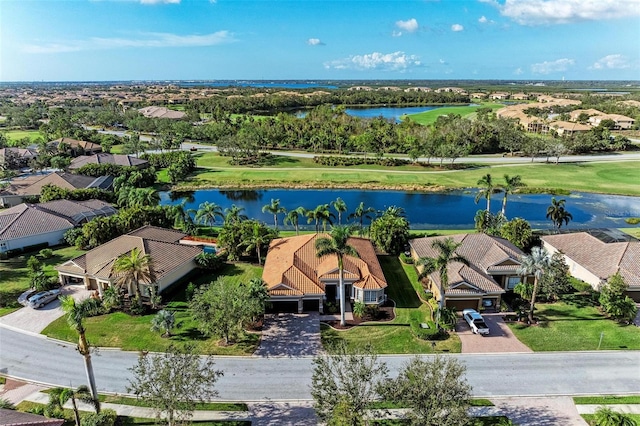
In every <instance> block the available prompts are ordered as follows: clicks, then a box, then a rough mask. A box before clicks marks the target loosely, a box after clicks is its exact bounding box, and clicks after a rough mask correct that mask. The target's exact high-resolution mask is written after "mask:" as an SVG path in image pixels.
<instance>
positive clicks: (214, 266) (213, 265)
mask: <svg viewBox="0 0 640 426" xmlns="http://www.w3.org/2000/svg"><path fill="white" fill-rule="evenodd" d="M196 264H197V265H198V266H199V267H200V268H203V269H208V270H211V271H217V270H219V269H220V268H222V266H223V265H224V261H223V260H222V259H221V258H220V257H219V256H217V255H216V254H215V253H200V254H199V255H198V256H196Z"/></svg>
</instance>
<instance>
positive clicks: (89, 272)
mask: <svg viewBox="0 0 640 426" xmlns="http://www.w3.org/2000/svg"><path fill="white" fill-rule="evenodd" d="M186 236H187V235H186V234H183V233H182V232H179V231H175V230H172V229H165V228H159V227H155V226H148V225H147V226H143V227H142V228H138V229H136V230H135V231H132V232H130V233H128V234H125V235H121V236H119V237H117V238H114V239H113V240H111V241H109V242H107V243H104V244H102V245H100V246H98V247H96V248H94V249H93V250H89V251H88V252H86V253H85V254H83V255H81V256H78V257H76V258H74V259H71V260H68V261H66V262H64V263H63V264H61V265H58V266H56V268H55V269H56V270H57V271H58V277H59V280H60V283H61V284H63V285H64V284H70V283H78V282H82V283H84V285H85V287H86V288H87V289H90V290H98V292H99V293H100V295H102V292H103V290H104V289H106V288H107V287H109V286H111V285H112V284H113V283H114V282H115V280H116V279H117V275H116V273H115V271H114V270H113V265H114V264H115V262H116V260H117V259H118V258H119V257H120V256H122V255H123V254H128V253H130V252H131V251H132V250H133V249H134V248H137V249H139V250H140V252H141V253H142V254H143V255H149V257H150V258H151V273H152V275H153V277H154V279H155V281H154V282H153V283H152V284H153V285H155V286H157V289H158V292H162V291H164V290H166V289H167V288H168V287H170V286H171V285H172V284H174V283H175V282H176V281H178V280H179V279H181V278H182V277H184V276H185V275H187V274H188V273H189V272H191V271H192V270H193V269H195V268H196V264H195V260H194V259H195V257H196V256H197V255H198V254H200V253H202V248H201V247H197V246H192V245H185V244H180V242H179V241H180V240H181V239H182V238H184V237H186ZM142 294H143V295H148V286H147V285H145V286H143V288H142Z"/></svg>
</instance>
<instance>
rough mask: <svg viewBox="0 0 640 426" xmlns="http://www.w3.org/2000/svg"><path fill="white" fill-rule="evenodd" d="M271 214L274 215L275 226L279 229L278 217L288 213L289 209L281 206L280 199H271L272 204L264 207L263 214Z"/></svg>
mask: <svg viewBox="0 0 640 426" xmlns="http://www.w3.org/2000/svg"><path fill="white" fill-rule="evenodd" d="M267 212H268V213H271V214H272V215H273V224H274V226H275V229H278V215H279V214H280V213H286V212H287V209H285V208H284V207H282V206H281V205H280V199H275V200H274V199H273V198H272V199H271V203H269V204H266V205H264V206H262V213H267Z"/></svg>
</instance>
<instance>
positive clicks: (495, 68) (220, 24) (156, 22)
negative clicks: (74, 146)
mask: <svg viewBox="0 0 640 426" xmlns="http://www.w3.org/2000/svg"><path fill="white" fill-rule="evenodd" d="M0 9H1V12H2V13H0V39H1V40H2V43H0V63H2V69H1V70H0V81H6V82H103V81H148V80H149V81H163V80H169V81H185V80H197V81H202V80H225V81H226V80H259V81H272V80H274V81H275V80H298V79H299V78H300V77H303V79H304V80H322V81H327V80H332V81H336V80H355V81H366V80H388V81H393V80H398V79H400V80H402V79H411V80H428V81H430V80H433V79H435V80H449V79H452V80H475V79H478V80H501V81H509V80H511V79H517V80H520V79H522V80H525V81H560V80H563V79H564V80H565V81H628V80H636V79H638V78H639V77H640V51H639V50H638V40H640V25H638V22H639V19H640V1H638V0H618V1H603V0H403V1H397V0H376V1H368V2H365V1H362V0H304V1H299V0H277V1H276V0H29V1H25V0H0ZM234 76H242V78H240V79H238V78H236V77H234ZM307 76H313V78H309V77H307Z"/></svg>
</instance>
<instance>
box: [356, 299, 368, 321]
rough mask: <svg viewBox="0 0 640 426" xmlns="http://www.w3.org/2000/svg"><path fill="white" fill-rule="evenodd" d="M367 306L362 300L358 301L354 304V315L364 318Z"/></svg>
mask: <svg viewBox="0 0 640 426" xmlns="http://www.w3.org/2000/svg"><path fill="white" fill-rule="evenodd" d="M365 309H366V306H365V304H364V303H362V302H356V303H354V305H353V316H355V317H357V318H362V316H363V315H364V312H365Z"/></svg>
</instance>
